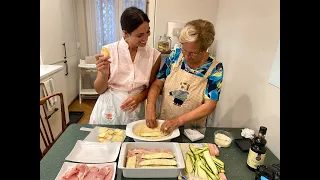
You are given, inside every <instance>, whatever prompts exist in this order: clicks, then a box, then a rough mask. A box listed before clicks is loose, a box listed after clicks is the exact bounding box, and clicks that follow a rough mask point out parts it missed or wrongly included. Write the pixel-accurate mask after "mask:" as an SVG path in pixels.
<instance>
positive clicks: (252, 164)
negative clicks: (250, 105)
mask: <svg viewBox="0 0 320 180" xmlns="http://www.w3.org/2000/svg"><path fill="white" fill-rule="evenodd" d="M266 133H267V128H266V127H264V126H260V129H259V133H258V136H256V137H255V138H254V139H253V142H252V144H251V148H250V150H249V154H248V159H247V166H248V168H249V169H250V170H252V171H255V170H256V169H257V167H258V166H259V165H262V164H263V163H264V158H265V155H266V151H267V149H266V144H267V140H266V139H265V135H266Z"/></svg>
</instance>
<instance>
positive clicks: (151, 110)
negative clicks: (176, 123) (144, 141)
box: [146, 104, 157, 128]
mask: <svg viewBox="0 0 320 180" xmlns="http://www.w3.org/2000/svg"><path fill="white" fill-rule="evenodd" d="M146 125H147V127H148V128H155V127H157V120H156V106H155V105H152V104H147V106H146Z"/></svg>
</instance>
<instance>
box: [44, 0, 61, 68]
mask: <svg viewBox="0 0 320 180" xmlns="http://www.w3.org/2000/svg"><path fill="white" fill-rule="evenodd" d="M61 31H62V28H61V13H60V1H59V0H41V1H40V49H41V56H42V62H43V63H44V64H52V63H55V62H57V61H60V60H63V57H64V48H63V45H62V44H63V40H62V33H61Z"/></svg>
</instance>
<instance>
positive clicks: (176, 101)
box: [159, 53, 218, 128]
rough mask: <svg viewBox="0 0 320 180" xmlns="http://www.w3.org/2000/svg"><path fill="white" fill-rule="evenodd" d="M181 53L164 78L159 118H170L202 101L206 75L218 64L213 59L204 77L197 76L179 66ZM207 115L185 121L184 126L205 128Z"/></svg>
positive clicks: (189, 109) (192, 108)
mask: <svg viewBox="0 0 320 180" xmlns="http://www.w3.org/2000/svg"><path fill="white" fill-rule="evenodd" d="M182 57H183V55H182V53H181V54H180V56H179V59H178V63H177V66H175V67H173V69H172V72H171V73H170V74H169V76H168V77H167V78H166V81H165V83H164V86H163V90H162V102H161V109H160V117H159V119H163V120H166V119H171V118H176V117H179V116H180V115H182V114H185V113H187V112H190V111H192V110H194V109H196V108H197V107H199V106H200V105H201V104H203V102H204V91H205V88H206V86H207V81H208V76H210V74H211V72H212V70H213V69H214V68H215V67H216V65H217V64H218V62H217V60H214V61H213V62H212V64H211V66H210V67H209V69H208V71H207V72H206V74H205V75H204V77H199V76H196V75H193V74H190V73H188V72H186V71H185V70H182V69H181V68H180V65H181V63H182ZM206 119H207V117H203V118H201V119H199V120H197V121H193V122H191V123H187V124H186V126H192V127H198V128H205V127H206Z"/></svg>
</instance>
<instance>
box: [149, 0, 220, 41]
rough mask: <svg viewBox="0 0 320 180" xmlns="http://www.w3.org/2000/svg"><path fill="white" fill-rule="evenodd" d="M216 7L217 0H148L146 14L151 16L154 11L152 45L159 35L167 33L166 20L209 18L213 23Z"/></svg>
mask: <svg viewBox="0 0 320 180" xmlns="http://www.w3.org/2000/svg"><path fill="white" fill-rule="evenodd" d="M153 1H155V3H153ZM152 4H155V7H152ZM150 6H151V7H150ZM218 7H219V0H201V3H197V1H194V0H150V3H149V8H151V9H150V11H149V12H148V16H149V17H152V14H153V13H154V17H155V21H154V22H155V26H154V30H153V31H154V32H153V34H154V46H153V47H157V46H156V45H157V43H158V40H159V38H160V36H163V34H165V33H167V22H168V21H173V22H183V23H185V22H187V21H190V20H194V19H199V18H201V19H206V20H209V21H210V22H212V23H213V24H214V25H215V24H216V20H217V15H218ZM153 10H154V12H153ZM150 20H151V19H150Z"/></svg>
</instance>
